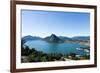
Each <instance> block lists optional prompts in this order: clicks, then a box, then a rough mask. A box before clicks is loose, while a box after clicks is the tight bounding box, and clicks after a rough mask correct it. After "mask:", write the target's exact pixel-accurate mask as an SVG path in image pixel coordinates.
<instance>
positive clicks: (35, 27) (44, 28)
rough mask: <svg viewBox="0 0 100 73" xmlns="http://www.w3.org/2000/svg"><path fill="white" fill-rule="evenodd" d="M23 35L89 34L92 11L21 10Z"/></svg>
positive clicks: (68, 35) (71, 35)
mask: <svg viewBox="0 0 100 73" xmlns="http://www.w3.org/2000/svg"><path fill="white" fill-rule="evenodd" d="M21 24H22V37H23V36H27V35H31V36H39V37H46V36H50V35H51V34H55V35H57V36H67V37H74V36H89V35H90V13H82V12H81V13H80V12H56V11H36V10H21Z"/></svg>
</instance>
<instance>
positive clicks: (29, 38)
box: [22, 35, 42, 42]
mask: <svg viewBox="0 0 100 73" xmlns="http://www.w3.org/2000/svg"><path fill="white" fill-rule="evenodd" d="M40 39H42V38H40V37H36V36H30V35H28V36H24V37H22V41H24V42H27V41H30V40H40Z"/></svg>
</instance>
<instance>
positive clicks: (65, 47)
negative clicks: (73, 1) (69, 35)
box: [24, 40, 88, 55]
mask: <svg viewBox="0 0 100 73" xmlns="http://www.w3.org/2000/svg"><path fill="white" fill-rule="evenodd" d="M24 45H27V46H29V48H35V49H36V50H37V51H42V52H44V53H61V54H69V53H76V54H78V55H86V54H88V53H87V52H85V51H84V50H77V49H76V48H80V47H86V46H84V45H80V44H77V43H48V42H46V41H43V40H34V41H28V42H26V43H25V44H24Z"/></svg>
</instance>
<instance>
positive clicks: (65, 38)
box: [59, 36, 72, 41]
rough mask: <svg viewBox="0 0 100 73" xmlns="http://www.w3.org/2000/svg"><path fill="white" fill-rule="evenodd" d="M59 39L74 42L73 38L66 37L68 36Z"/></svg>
mask: <svg viewBox="0 0 100 73" xmlns="http://www.w3.org/2000/svg"><path fill="white" fill-rule="evenodd" d="M59 38H60V39H61V40H63V41H66V40H69V41H71V40H72V39H71V38H69V37H66V36H59Z"/></svg>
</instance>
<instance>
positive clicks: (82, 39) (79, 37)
mask: <svg viewBox="0 0 100 73" xmlns="http://www.w3.org/2000/svg"><path fill="white" fill-rule="evenodd" d="M72 40H80V41H85V40H90V36H76V37H73V38H72Z"/></svg>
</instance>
